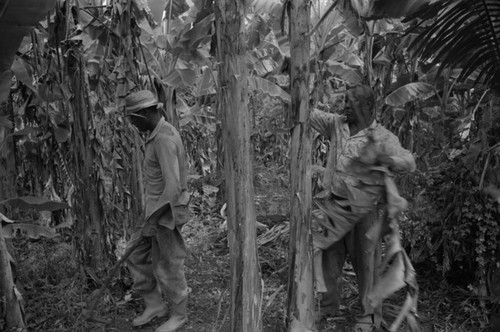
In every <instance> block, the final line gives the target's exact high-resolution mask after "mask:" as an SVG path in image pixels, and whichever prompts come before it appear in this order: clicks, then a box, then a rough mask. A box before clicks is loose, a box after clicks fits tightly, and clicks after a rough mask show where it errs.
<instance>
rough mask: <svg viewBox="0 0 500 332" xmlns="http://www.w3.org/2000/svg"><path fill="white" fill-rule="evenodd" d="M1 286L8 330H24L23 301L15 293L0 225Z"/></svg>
mask: <svg viewBox="0 0 500 332" xmlns="http://www.w3.org/2000/svg"><path fill="white" fill-rule="evenodd" d="M0 220H1V218H0ZM0 286H1V287H2V295H3V297H4V298H5V302H4V305H5V308H6V309H7V310H6V311H5V312H6V317H5V321H6V322H7V330H9V331H11V330H12V331H14V330H15V331H17V329H23V330H24V329H25V328H26V324H25V323H24V318H23V314H22V311H21V303H20V302H19V300H18V299H17V295H16V293H15V285H14V280H13V279H12V269H11V268H10V260H9V253H8V252H7V245H6V243H5V238H4V236H3V230H2V227H0Z"/></svg>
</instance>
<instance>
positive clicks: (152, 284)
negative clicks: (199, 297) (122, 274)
mask: <svg viewBox="0 0 500 332" xmlns="http://www.w3.org/2000/svg"><path fill="white" fill-rule="evenodd" d="M141 240H142V241H143V242H142V244H140V245H139V246H138V247H137V248H136V249H135V250H134V252H133V253H132V254H131V255H130V257H129V259H128V261H127V266H128V268H129V270H130V274H131V275H132V278H133V280H134V285H133V287H132V288H133V289H134V290H136V291H138V292H140V293H141V294H144V293H149V292H151V291H153V290H154V289H155V288H156V287H159V289H160V290H161V292H162V294H163V295H164V296H166V297H167V298H168V299H169V300H170V301H172V302H173V303H175V304H177V303H179V302H181V301H182V300H184V299H185V298H186V297H187V295H188V287H187V283H186V278H185V275H184V260H185V258H186V256H187V248H186V244H185V243H184V239H183V238H182V235H181V233H180V229H179V227H176V228H174V229H173V230H171V229H168V228H166V227H158V229H157V232H156V233H155V235H153V236H144V237H143V236H142V229H137V230H136V231H135V233H134V234H133V235H132V237H131V239H130V241H129V243H128V246H129V247H130V246H132V245H134V243H136V241H141Z"/></svg>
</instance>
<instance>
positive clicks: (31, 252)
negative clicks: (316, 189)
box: [0, 192, 500, 332]
mask: <svg viewBox="0 0 500 332" xmlns="http://www.w3.org/2000/svg"><path fill="white" fill-rule="evenodd" d="M287 199H288V198H287V197H286V195H283V194H277V193H272V192H268V193H267V194H260V193H258V194H257V197H256V208H257V214H258V220H259V221H260V222H261V223H263V224H266V225H267V226H268V229H267V230H259V231H258V239H257V242H258V244H259V262H260V268H261V273H262V278H263V286H264V289H263V299H264V301H263V327H264V331H265V332H281V331H284V326H285V325H284V317H285V313H286V291H287V290H286V283H287V263H286V261H287V247H288V240H287V239H288V232H287V227H288V220H287V217H286V216H287V209H288V208H287V203H286V202H287ZM205 203H206V202H205ZM223 221H224V219H223V216H222V215H221V213H220V206H216V205H214V204H212V203H210V204H208V205H207V206H201V205H200V206H199V210H198V211H194V216H193V219H192V220H191V221H190V222H189V223H188V224H187V225H186V226H185V228H184V230H183V233H184V235H185V239H186V242H187V244H188V247H189V249H190V254H189V257H188V259H187V261H186V277H187V281H188V285H189V287H190V288H191V290H192V292H191V295H190V298H189V304H188V312H189V321H188V323H187V324H186V325H185V326H184V327H182V328H181V329H180V330H179V332H183V331H196V332H229V326H228V324H229V313H228V305H229V300H230V289H229V285H230V277H229V276H230V265H229V264H230V263H229V249H228V247H227V240H226V231H225V230H224V228H223V227H222V226H221V225H222V224H223ZM10 249H11V250H12V252H13V253H14V256H15V259H16V261H17V263H18V264H17V265H18V268H17V275H18V287H19V290H20V292H21V293H22V294H23V297H24V302H25V312H26V319H27V322H28V324H29V331H47V332H49V331H50V332H56V331H60V332H66V331H67V332H80V331H82V332H89V331H90V332H97V331H119V332H126V331H143V332H146V331H147V332H149V331H154V329H155V328H156V327H158V326H159V325H161V324H162V323H163V322H164V321H166V319H167V317H164V318H161V319H155V320H153V321H152V322H151V323H150V324H148V325H146V326H144V327H142V328H136V329H134V328H133V327H132V326H131V321H132V319H133V318H134V316H135V315H137V314H138V313H140V312H141V311H142V309H143V305H142V301H141V299H140V298H139V297H138V296H137V294H134V293H133V292H131V290H130V284H131V283H130V280H129V277H127V273H126V270H124V271H122V275H121V278H119V279H117V281H116V282H115V283H114V284H113V286H112V289H111V291H110V292H108V293H107V294H105V295H104V296H103V298H102V300H101V301H100V304H99V307H98V311H97V312H98V314H99V315H100V316H102V317H105V318H106V319H110V320H111V321H112V323H111V324H109V325H103V324H98V323H89V322H86V321H85V320H84V318H83V315H82V309H84V307H85V303H86V300H87V298H88V296H89V293H90V290H89V289H86V288H85V289H84V288H82V287H81V286H80V284H81V283H80V282H79V281H78V278H77V277H75V276H76V275H78V268H77V266H76V263H75V257H74V256H72V255H74V254H73V251H72V246H71V245H70V244H68V243H65V242H64V241H63V240H62V239H60V240H58V241H54V240H40V241H37V242H29V241H26V240H20V241H14V242H13V244H12V247H11V248H10ZM425 273H426V272H425V270H418V266H417V274H418V276H419V284H420V297H419V312H418V314H419V319H420V322H421V325H422V331H423V332H431V331H432V332H475V331H478V332H479V331H481V332H482V331H493V332H496V331H495V330H493V329H488V328H487V326H486V325H485V324H484V322H486V321H487V320H488V317H486V315H487V312H488V311H489V309H490V308H489V307H487V305H486V306H485V302H484V301H480V300H478V298H477V297H475V296H474V295H473V294H472V293H471V292H470V291H468V290H462V289H457V288H453V287H451V286H447V285H445V283H443V281H442V280H440V279H436V277H435V276H426V274H425ZM344 281H345V282H344V287H343V302H342V306H341V310H340V314H339V316H338V317H335V318H330V319H329V320H328V321H327V324H326V325H325V326H324V328H323V329H321V330H320V331H318V332H339V331H346V332H347V331H350V330H349V328H348V327H349V326H351V325H352V323H353V322H354V319H355V316H356V314H357V313H358V311H359V305H358V297H357V288H356V278H355V275H354V273H353V271H352V267H351V266H350V265H349V264H346V266H345V269H344ZM403 299H404V294H398V296H396V298H395V299H391V300H390V301H386V303H385V305H384V312H385V316H384V318H385V319H386V320H387V322H391V321H393V320H394V318H395V315H396V313H397V310H398V307H397V305H400V304H401V303H402V300H403ZM1 327H2V321H1V320H0V330H2V328H1ZM385 331H387V330H385ZM399 331H405V330H404V328H401V329H400V330H399ZM497 331H500V330H497Z"/></svg>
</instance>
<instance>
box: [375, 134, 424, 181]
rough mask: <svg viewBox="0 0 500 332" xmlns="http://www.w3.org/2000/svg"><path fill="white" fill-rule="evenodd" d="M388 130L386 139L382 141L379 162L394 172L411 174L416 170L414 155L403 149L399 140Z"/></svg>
mask: <svg viewBox="0 0 500 332" xmlns="http://www.w3.org/2000/svg"><path fill="white" fill-rule="evenodd" d="M385 130H386V133H387V134H386V135H384V136H385V137H384V139H382V140H381V141H380V149H379V153H378V156H377V161H378V162H379V163H381V164H382V165H387V166H388V167H389V169H390V170H391V171H393V172H401V173H409V172H413V171H415V170H416V168H417V166H416V164H415V158H414V157H413V154H412V153H411V152H410V151H408V150H406V149H405V148H403V147H402V146H401V143H400V142H399V139H398V138H397V137H396V135H394V134H393V133H391V132H390V131H389V130H387V129H385Z"/></svg>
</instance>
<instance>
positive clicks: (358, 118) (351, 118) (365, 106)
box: [344, 90, 371, 125]
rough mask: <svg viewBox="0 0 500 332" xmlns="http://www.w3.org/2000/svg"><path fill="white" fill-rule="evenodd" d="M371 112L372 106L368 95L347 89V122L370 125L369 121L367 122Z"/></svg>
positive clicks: (345, 109) (345, 112)
mask: <svg viewBox="0 0 500 332" xmlns="http://www.w3.org/2000/svg"><path fill="white" fill-rule="evenodd" d="M370 112H371V106H370V105H369V103H368V100H367V99H366V97H364V96H360V95H359V94H356V93H355V91H352V90H351V91H347V93H346V101H345V108H344V115H345V116H346V121H347V123H349V124H362V125H368V123H365V122H366V121H367V120H368V119H366V117H367V116H368V115H369V113H370Z"/></svg>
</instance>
